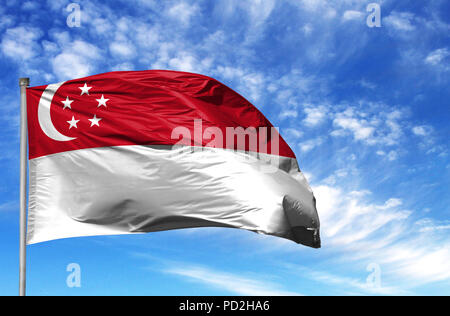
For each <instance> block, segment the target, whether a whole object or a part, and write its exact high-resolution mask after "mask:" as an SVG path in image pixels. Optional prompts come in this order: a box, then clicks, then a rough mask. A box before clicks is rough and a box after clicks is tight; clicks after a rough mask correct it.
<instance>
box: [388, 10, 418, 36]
mask: <svg viewBox="0 0 450 316" xmlns="http://www.w3.org/2000/svg"><path fill="white" fill-rule="evenodd" d="M413 23H414V14H412V13H409V12H396V11H393V12H391V14H390V15H389V16H387V17H385V18H384V19H383V24H385V25H386V26H388V27H390V28H392V29H393V30H396V31H405V32H407V31H413V30H415V28H416V27H415V26H414V24H413Z"/></svg>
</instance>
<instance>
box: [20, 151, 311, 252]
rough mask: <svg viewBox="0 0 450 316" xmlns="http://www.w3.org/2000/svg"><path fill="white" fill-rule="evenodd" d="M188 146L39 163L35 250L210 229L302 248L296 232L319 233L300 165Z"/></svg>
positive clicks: (33, 198)
mask: <svg viewBox="0 0 450 316" xmlns="http://www.w3.org/2000/svg"><path fill="white" fill-rule="evenodd" d="M187 149H189V150H186V147H184V148H169V147H167V146H166V147H164V146H160V147H149V146H117V147H104V148H92V149H82V150H76V151H70V152H64V153H58V154H53V155H50V156H45V157H40V158H36V159H32V160H30V197H29V215H28V244H33V243H38V242H43V241H47V240H53V239H59V238H67V237H76V236H92V235H110V234H127V233H138V232H151V231H159V230H167V229H175V228H185V227H201V226H223V227H236V228H243V229H248V230H251V231H255V232H259V233H266V234H272V235H277V236H281V237H285V238H289V239H292V240H295V241H297V242H302V241H301V240H300V241H299V240H298V238H296V237H294V236H293V233H292V226H299V225H300V226H305V228H309V229H316V228H318V227H319V221H318V217H317V212H316V209H315V201H314V197H313V194H312V192H311V189H310V188H309V185H308V183H307V181H306V179H305V178H304V177H303V175H302V174H301V173H300V172H299V171H298V167H297V162H296V160H295V159H291V158H280V161H279V162H280V168H275V169H274V168H269V166H270V163H268V162H267V161H264V160H263V159H261V157H260V159H254V158H252V157H251V156H249V155H247V154H245V153H236V152H234V151H231V150H224V149H215V148H203V150H199V149H198V148H196V149H195V150H192V148H191V147H188V148H187ZM271 158H275V157H271ZM266 160H267V155H266ZM274 160H276V161H278V159H274ZM271 162H272V163H273V161H271ZM286 203H288V204H289V205H288V206H286ZM287 208H288V209H295V212H294V211H293V210H289V212H290V214H286V209H287ZM296 212H298V214H301V215H298V214H297V213H296ZM302 243H303V242H302Z"/></svg>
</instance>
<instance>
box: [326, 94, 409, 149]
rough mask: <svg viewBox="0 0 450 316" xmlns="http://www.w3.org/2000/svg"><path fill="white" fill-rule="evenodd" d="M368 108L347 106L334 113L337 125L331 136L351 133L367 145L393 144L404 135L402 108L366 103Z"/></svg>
mask: <svg viewBox="0 0 450 316" xmlns="http://www.w3.org/2000/svg"><path fill="white" fill-rule="evenodd" d="M361 104H362V105H366V106H367V109H365V110H361V109H358V108H356V107H347V108H346V109H345V110H343V111H339V112H337V113H336V114H335V115H334V119H333V125H334V126H335V127H336V129H335V130H333V131H332V132H331V134H330V135H331V136H334V137H342V136H346V135H348V134H349V133H350V135H353V138H354V139H355V140H356V141H361V142H363V143H365V144H367V145H375V144H381V145H385V146H392V145H395V144H397V143H398V142H399V140H400V138H401V137H402V136H403V128H402V121H401V120H402V119H403V117H404V113H403V111H402V110H387V109H386V106H385V105H377V104H370V103H369V104H365V103H364V102H362V103H361Z"/></svg>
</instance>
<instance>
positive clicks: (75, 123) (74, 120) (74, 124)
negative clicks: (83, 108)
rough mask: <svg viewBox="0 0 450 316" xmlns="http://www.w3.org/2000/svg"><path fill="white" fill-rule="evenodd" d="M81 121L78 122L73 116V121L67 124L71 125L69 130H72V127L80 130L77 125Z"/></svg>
mask: <svg viewBox="0 0 450 316" xmlns="http://www.w3.org/2000/svg"><path fill="white" fill-rule="evenodd" d="M79 121H80V120H76V119H75V117H73V116H72V120H71V121H67V123H69V124H70V127H69V129H71V128H72V127H75V128H78V126H77V123H78V122H79Z"/></svg>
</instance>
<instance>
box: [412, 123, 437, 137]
mask: <svg viewBox="0 0 450 316" xmlns="http://www.w3.org/2000/svg"><path fill="white" fill-rule="evenodd" d="M432 131H433V128H432V127H431V126H428V125H421V126H414V127H413V128H412V132H413V133H414V135H417V136H428V135H430V134H431V132H432Z"/></svg>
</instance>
